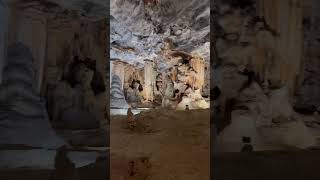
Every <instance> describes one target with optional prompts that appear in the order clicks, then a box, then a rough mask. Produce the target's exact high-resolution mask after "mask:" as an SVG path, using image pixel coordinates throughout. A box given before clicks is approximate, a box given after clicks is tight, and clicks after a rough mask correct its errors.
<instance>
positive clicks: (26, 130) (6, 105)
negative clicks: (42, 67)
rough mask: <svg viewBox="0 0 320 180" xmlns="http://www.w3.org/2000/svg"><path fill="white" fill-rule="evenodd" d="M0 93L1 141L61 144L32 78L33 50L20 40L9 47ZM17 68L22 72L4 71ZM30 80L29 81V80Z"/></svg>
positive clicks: (9, 142) (16, 143) (28, 143)
mask: <svg viewBox="0 0 320 180" xmlns="http://www.w3.org/2000/svg"><path fill="white" fill-rule="evenodd" d="M7 62H8V64H7V65H6V67H5V70H6V72H7V73H6V74H3V75H4V82H3V83H2V84H1V86H0V94H1V100H0V102H1V104H2V105H1V107H2V110H1V126H0V127H1V133H0V134H1V142H0V143H1V144H8V145H25V146H31V147H43V148H58V147H60V146H61V145H63V144H64V142H63V140H62V139H60V138H59V137H58V136H57V135H56V133H55V132H54V131H53V129H52V127H51V125H50V122H49V118H48V114H47V110H46V107H45V103H44V101H43V100H42V99H40V95H39V93H38V92H37V86H36V84H33V83H34V82H35V78H36V71H35V67H34V66H33V65H32V64H33V62H32V54H31V52H30V50H29V49H28V48H27V47H26V46H25V45H23V44H21V43H19V44H15V45H12V46H10V47H9V50H8V61H7ZM15 68H20V69H22V70H24V71H25V72H26V74H25V76H27V77H25V76H19V75H17V74H16V73H17V72H20V71H15V70H11V71H7V70H8V69H15ZM30 80H31V81H30Z"/></svg>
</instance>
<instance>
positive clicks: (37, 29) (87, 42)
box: [1, 2, 107, 122]
mask: <svg viewBox="0 0 320 180" xmlns="http://www.w3.org/2000/svg"><path fill="white" fill-rule="evenodd" d="M37 3H39V4H37ZM28 5H29V4H27V5H26V4H23V3H22V4H19V3H17V4H16V3H10V4H9V15H8V22H9V26H8V44H7V45H6V46H9V45H11V44H14V43H16V42H21V43H23V44H25V45H26V46H27V47H29V48H30V49H31V52H32V56H33V63H34V64H35V66H36V68H35V69H36V74H37V75H36V82H37V91H38V93H41V96H42V97H45V98H46V100H47V108H48V111H49V114H50V117H51V119H54V120H57V119H56V118H59V119H60V117H59V116H56V115H54V114H56V113H57V112H55V111H57V108H55V106H56V105H54V104H57V102H58V101H60V100H61V101H63V102H60V105H59V106H61V107H60V108H58V109H60V110H59V111H60V112H63V111H64V110H65V109H64V108H72V107H73V108H75V107H76V106H79V107H77V108H80V109H81V108H84V109H83V111H88V112H90V113H92V114H94V116H95V119H98V120H99V121H100V122H104V120H105V112H106V110H107V108H106V106H107V102H106V101H107V91H106V87H105V85H106V84H107V82H106V81H107V80H106V76H105V74H106V63H105V59H106V57H105V55H106V54H105V52H106V48H107V44H106V43H107V39H106V37H107V23H106V19H104V18H100V19H89V18H84V17H81V16H79V15H78V14H77V12H76V11H71V10H66V9H63V8H62V7H60V6H58V5H54V6H53V8H50V7H46V6H45V5H42V4H41V2H36V3H35V4H33V3H31V4H30V5H29V6H28ZM75 57H78V59H79V60H80V61H79V62H75ZM1 62H3V61H1ZM79 64H80V65H79ZM81 64H82V65H81ZM80 66H81V67H80ZM85 69H90V71H89V72H87V71H86V70H85ZM71 76H72V77H73V78H76V81H79V82H78V83H80V84H81V89H82V90H81V91H82V93H83V95H80V94H78V96H80V97H78V99H83V103H84V104H83V105H81V103H80V104H79V102H76V101H81V100H70V99H69V100H70V102H67V101H68V98H67V99H63V98H62V97H57V94H60V95H61V96H63V97H70V98H71V96H73V95H74V93H77V90H76V89H74V87H72V86H73V85H72V84H69V85H68V83H67V85H65V83H66V81H68V80H70V77H71ZM68 78H69V79H68ZM69 86H70V87H69ZM62 87H63V88H67V89H68V90H69V91H68V90H66V89H64V90H63V88H62ZM61 88H62V89H61ZM70 88H71V89H70ZM78 89H79V88H78ZM61 93H62V94H61ZM68 93H69V94H68ZM70 93H71V94H70ZM59 98H60V99H59ZM57 99H59V100H57ZM76 99H77V98H76ZM71 101H72V102H71ZM61 103H62V104H63V105H62V104H61ZM58 104H59V103H58ZM69 105H70V106H71V107H70V106H69ZM67 106H68V107H67ZM80 106H81V107H80Z"/></svg>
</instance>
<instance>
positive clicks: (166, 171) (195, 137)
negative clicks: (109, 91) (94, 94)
mask: <svg viewBox="0 0 320 180" xmlns="http://www.w3.org/2000/svg"><path fill="white" fill-rule="evenodd" d="M147 114H148V115H146V116H143V117H144V118H149V119H152V120H151V128H152V129H155V130H154V131H153V132H152V133H138V132H132V131H130V130H128V129H124V128H123V126H122V124H123V123H124V122H125V119H126V116H112V117H111V125H110V133H111V134H110V140H111V142H110V143H111V144H110V146H111V149H110V152H111V157H110V159H111V169H110V170H111V180H121V179H122V178H124V177H125V176H126V175H127V174H128V163H129V161H131V160H133V159H135V158H138V157H147V158H149V161H150V164H151V168H150V169H148V170H145V171H148V172H147V174H148V178H147V179H148V180H164V179H166V180H195V179H201V180H206V179H209V178H210V112H209V110H192V111H173V110H164V109H156V110H150V111H149V112H147ZM138 116H139V115H138ZM138 171H144V169H141V170H139V169H138ZM140 173H141V174H143V173H146V172H140ZM129 179H132V180H134V179H141V180H142V179H145V178H141V177H140V178H139V177H129Z"/></svg>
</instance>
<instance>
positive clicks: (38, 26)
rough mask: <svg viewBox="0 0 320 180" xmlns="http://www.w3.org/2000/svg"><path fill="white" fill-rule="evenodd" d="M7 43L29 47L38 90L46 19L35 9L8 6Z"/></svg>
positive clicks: (40, 80)
mask: <svg viewBox="0 0 320 180" xmlns="http://www.w3.org/2000/svg"><path fill="white" fill-rule="evenodd" d="M9 22H10V25H9V44H13V43H14V42H22V43H23V44H25V45H27V46H28V47H30V48H31V51H32V54H33V62H34V63H35V64H36V66H37V67H36V69H37V89H38V92H40V89H41V83H42V80H43V79H42V78H43V68H44V61H45V54H46V44H47V19H46V17H45V15H44V14H43V13H42V12H41V11H38V10H36V9H33V8H30V9H28V8H26V9H20V8H17V7H12V6H11V7H10V14H9Z"/></svg>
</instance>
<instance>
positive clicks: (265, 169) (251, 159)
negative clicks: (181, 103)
mask: <svg viewBox="0 0 320 180" xmlns="http://www.w3.org/2000/svg"><path fill="white" fill-rule="evenodd" d="M211 160H212V166H211V172H212V176H213V177H212V179H217V180H271V179H274V180H302V179H306V180H319V179H320V173H319V170H318V169H319V168H318V166H317V165H316V163H317V162H320V150H304V151H261V152H251V153H239V152H237V153H217V154H215V155H214V156H212V157H211ZM235 177H236V178H235Z"/></svg>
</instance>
